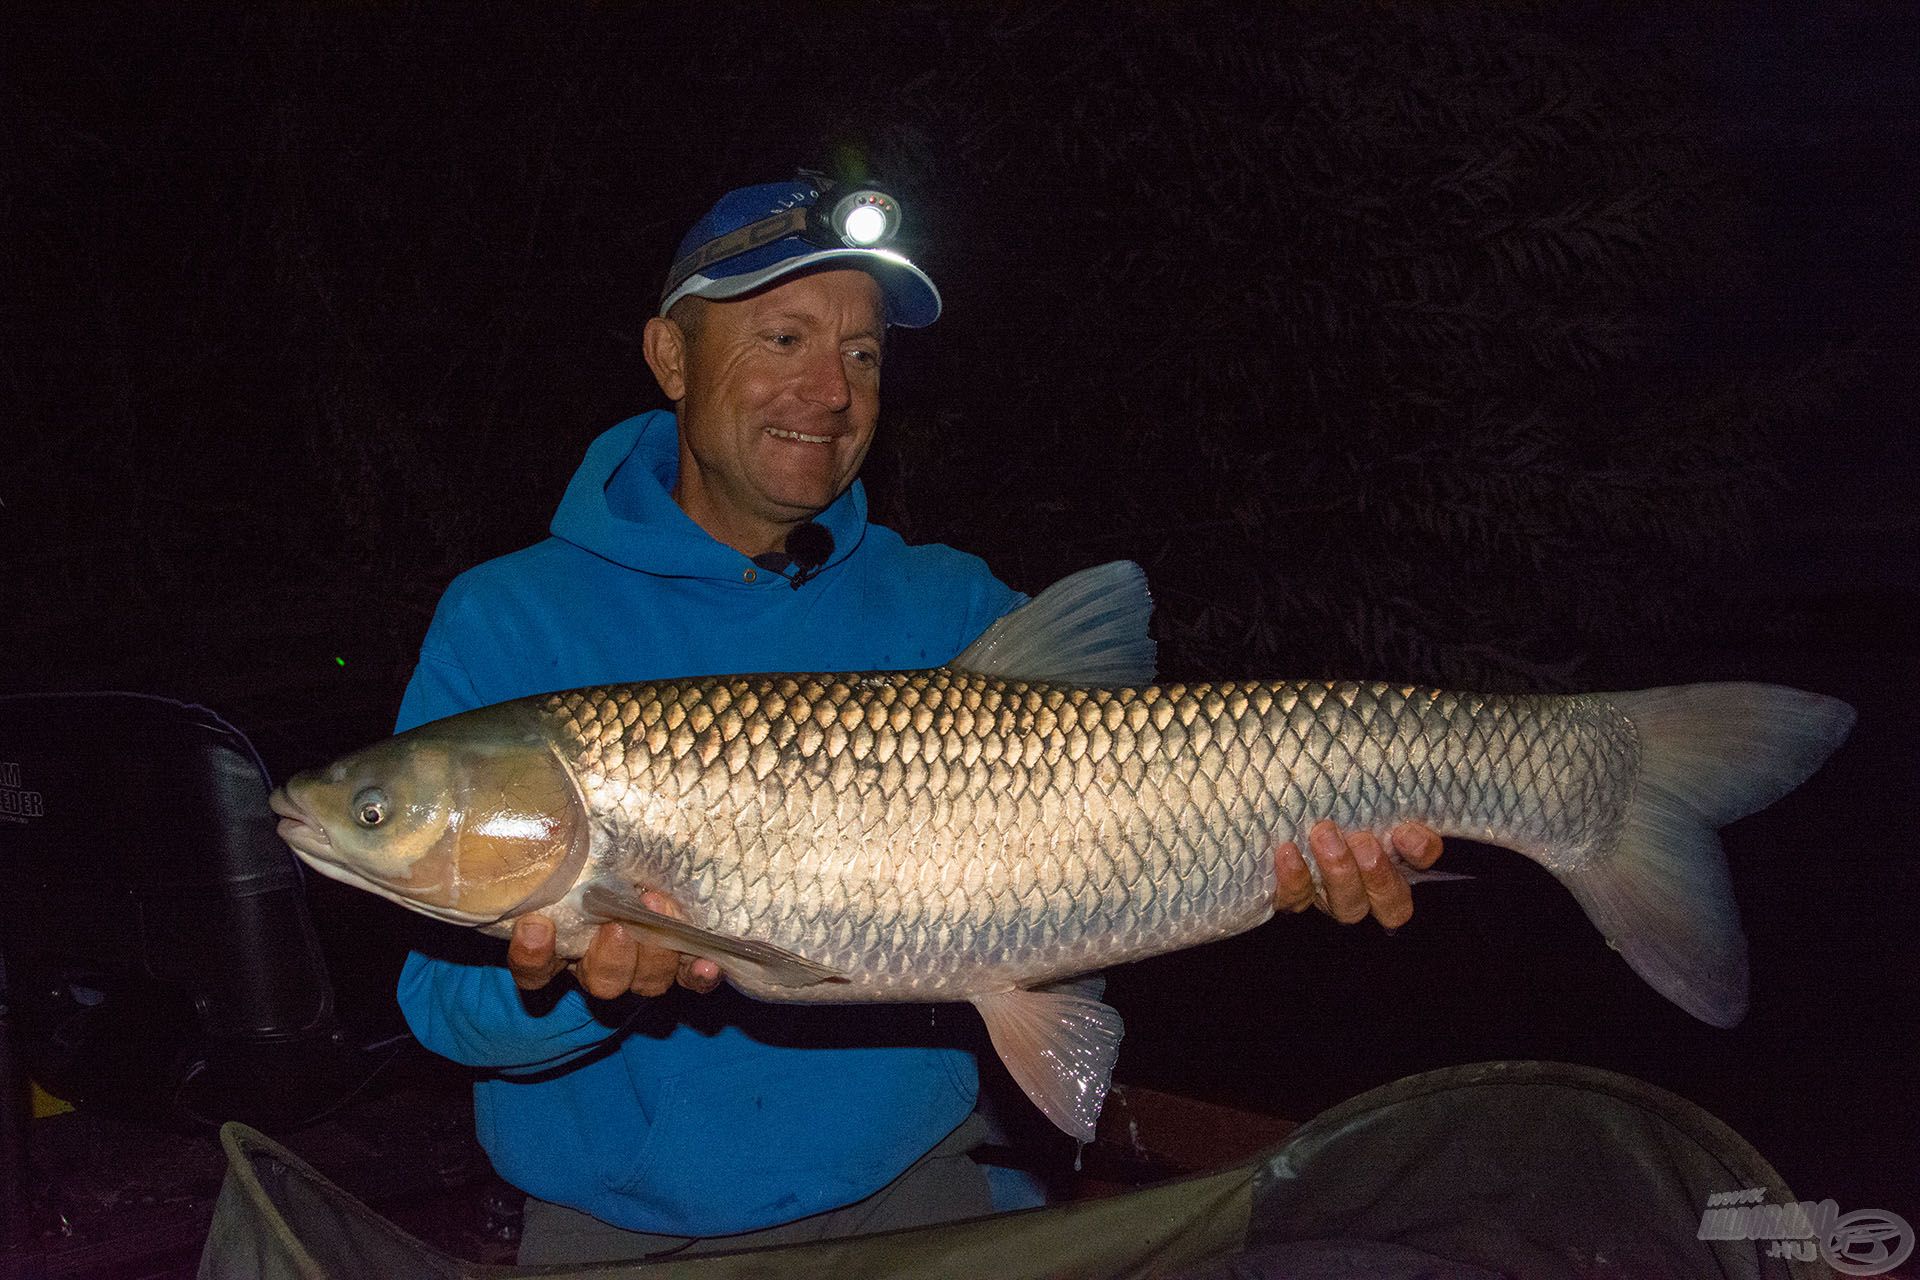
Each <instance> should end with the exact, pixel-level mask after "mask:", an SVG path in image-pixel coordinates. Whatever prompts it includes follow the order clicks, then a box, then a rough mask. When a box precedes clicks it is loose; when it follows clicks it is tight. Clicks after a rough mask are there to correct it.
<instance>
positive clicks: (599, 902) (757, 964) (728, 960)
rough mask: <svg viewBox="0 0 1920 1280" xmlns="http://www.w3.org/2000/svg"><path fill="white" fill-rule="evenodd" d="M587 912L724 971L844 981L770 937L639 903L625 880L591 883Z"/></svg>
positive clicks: (768, 978) (779, 979)
mask: <svg viewBox="0 0 1920 1280" xmlns="http://www.w3.org/2000/svg"><path fill="white" fill-rule="evenodd" d="M580 905H581V907H582V908H584V909H585V910H586V912H587V914H589V915H593V916H598V917H599V918H601V919H603V920H617V921H619V922H620V923H621V924H624V925H626V926H627V927H628V928H629V929H632V930H633V931H634V932H635V933H637V934H639V935H640V936H641V937H643V938H645V939H646V940H647V941H649V942H652V943H654V944H656V945H658V946H662V947H666V948H668V949H670V950H673V951H684V952H686V953H687V954H688V955H693V956H702V957H704V958H706V959H708V960H711V961H713V962H714V963H715V964H717V965H719V966H720V968H721V970H722V971H724V972H727V973H734V974H741V975H745V976H750V977H752V978H754V979H756V980H757V981H759V982H762V983H765V984H767V985H770V986H776V987H810V986H813V985H814V984H815V983H819V982H845V981H846V980H847V977H846V975H845V974H843V973H841V972H839V971H838V970H835V969H829V968H827V967H826V966H825V965H822V964H815V963H814V962H813V961H811V960H809V959H807V958H806V957H804V956H797V955H795V954H794V953H793V952H791V951H787V950H784V949H782V948H780V947H776V946H774V945H773V944H772V943H768V942H756V941H754V940H753V939H752V938H734V937H729V936H728V935H726V934H724V933H715V932H714V931H713V930H711V929H702V928H701V927H700V926H699V925H695V924H688V923H687V922H686V921H685V920H677V919H675V918H674V917H672V916H669V915H662V914H661V913H660V912H658V911H650V910H648V909H647V908H646V907H644V906H642V905H641V903H640V895H639V894H637V893H635V892H634V891H633V890H632V889H629V888H627V887H625V886H623V885H616V884H609V883H606V882H604V881H602V882H597V883H594V884H590V885H588V886H587V888H586V891H585V892H584V893H582V894H581V895H580Z"/></svg>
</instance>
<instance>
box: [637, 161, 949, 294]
mask: <svg viewBox="0 0 1920 1280" xmlns="http://www.w3.org/2000/svg"><path fill="white" fill-rule="evenodd" d="M823 188H827V189H831V188H830V186H829V184H827V183H824V182H822V181H820V180H817V179H815V178H813V177H812V176H811V175H806V174H803V175H801V176H800V177H797V178H793V179H790V180H788V181H786V182H765V183H761V184H760V185H758V186H752V187H741V188H739V189H738V190H735V191H729V192H727V194H726V195H724V196H721V197H720V199H719V201H718V202H717V203H715V205H714V206H713V208H711V209H709V210H707V213H706V216H705V217H703V218H701V219H700V221H698V222H696V223H694V224H693V227H692V229H691V230H689V231H688V232H687V234H686V235H685V236H684V237H682V238H681V240H680V247H679V248H678V249H677V250H675V251H674V255H673V267H672V268H671V269H670V270H669V271H668V273H667V283H666V288H665V289H664V290H663V291H662V294H661V298H660V314H661V315H665V314H667V309H668V308H669V307H671V306H673V304H674V303H676V302H678V301H680V299H682V298H689V297H692V298H713V299H716V300H720V299H726V298H737V297H739V296H741V295H742V294H747V293H752V292H753V291H754V290H755V289H759V288H762V287H763V286H765V285H769V284H772V283H773V282H774V281H776V280H780V279H782V278H784V277H786V276H790V275H793V274H795V273H796V272H800V271H807V270H810V269H812V268H815V267H818V266H820V265H822V264H823V263H838V264H840V265H843V266H848V267H855V268H858V269H859V270H861V271H865V272H867V273H868V274H869V275H871V276H873V278H874V279H876V280H878V281H879V282H880V290H881V292H882V294H884V295H885V297H886V300H887V323H888V324H896V325H899V326H900V327H901V328H904V329H921V328H925V327H926V326H927V325H930V324H932V323H933V322H934V321H935V320H936V319H937V318H939V315H940V291H939V290H938V289H936V288H934V285H933V281H932V279H930V278H929V277H928V275H927V273H926V272H924V271H922V270H921V269H920V268H918V267H916V266H914V265H913V263H911V262H909V261H907V259H906V257H905V256H904V255H903V254H900V253H897V252H895V251H894V250H892V249H880V248H870V247H860V246H855V245H847V244H835V243H831V242H828V241H825V240H824V238H823V237H820V236H818V235H815V234H810V233H808V232H806V231H804V230H803V227H804V226H805V224H806V222H807V217H806V215H807V213H808V211H810V210H812V209H813V207H814V205H815V204H816V202H818V201H819V199H820V196H821V192H822V189H823ZM881 199H883V200H884V199H887V197H884V196H883V197H881ZM783 219H784V221H783ZM769 235H771V236H774V237H775V238H774V239H766V238H765V237H767V236H769Z"/></svg>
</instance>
